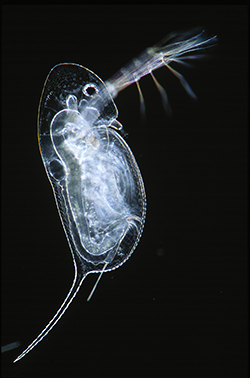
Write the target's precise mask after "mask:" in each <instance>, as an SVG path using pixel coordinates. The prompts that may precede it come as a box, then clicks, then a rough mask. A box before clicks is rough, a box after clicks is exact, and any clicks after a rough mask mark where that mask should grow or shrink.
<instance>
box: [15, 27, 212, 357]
mask: <svg viewBox="0 0 250 378" xmlns="http://www.w3.org/2000/svg"><path fill="white" fill-rule="evenodd" d="M188 37H190V34H189V33H187V34H185V35H181V36H180V35H177V36H176V35H171V36H170V37H168V38H167V39H165V41H164V42H166V41H169V40H172V39H173V38H175V41H174V42H172V43H171V44H170V45H167V46H163V44H162V43H161V44H158V45H155V46H154V47H152V48H150V49H147V50H146V51H145V52H144V53H142V54H141V55H140V56H139V57H138V58H136V59H134V60H133V61H132V62H131V63H129V64H128V65H127V66H125V67H124V68H123V69H121V70H120V71H119V72H118V73H117V74H116V75H114V76H113V78H111V79H110V80H108V81H107V82H106V83H104V82H103V81H102V80H101V79H100V78H99V77H98V76H97V75H96V74H94V73H93V72H92V71H90V70H89V69H87V68H85V67H83V66H81V65H78V64H72V63H64V64H59V65H57V66H55V67H54V68H53V69H52V70H51V71H50V73H49V75H48V77H47V79H46V81H45V84H44V88H43V92H42V96H41V100H40V104H39V112H38V140H39V147H40V152H41V156H42V160H43V164H44V167H45V170H46V173H47V176H48V178H49V181H50V183H51V185H52V188H53V192H54V196H55V201H56V205H57V208H58V211H59V215H60V218H61V221H62V225H63V228H64V231H65V234H66V237H67V240H68V243H69V246H70V250H71V254H72V257H73V263H74V267H75V276H74V280H73V284H72V286H71V288H70V290H69V293H68V294H67V296H66V298H65V300H64V302H63V303H62V305H61V307H60V308H59V310H58V311H57V313H56V314H55V316H54V317H53V318H52V320H51V321H50V322H49V324H48V325H47V326H46V327H45V329H44V330H43V331H42V332H41V333H40V334H39V335H38V337H37V338H36V339H35V340H34V341H33V342H32V343H31V344H30V345H29V346H28V348H27V349H25V350H24V351H23V353H22V354H20V355H19V356H18V357H17V358H16V360H15V361H14V362H16V361H18V360H20V359H21V358H23V357H24V356H25V355H26V354H27V353H29V352H30V351H31V350H32V349H33V348H34V347H35V346H36V345H37V344H38V343H39V342H40V341H41V340H42V339H43V338H44V337H45V336H46V335H47V334H48V332H49V331H50V330H51V329H52V328H53V327H54V326H55V324H56V323H57V322H58V320H59V319H60V318H61V316H62V315H63V314H64V312H65V311H66V309H67V308H68V306H69V305H70V303H71V301H72V300H73V298H74V297H75V295H76V293H77V292H78V290H79V288H80V286H81V284H82V282H83V280H84V279H85V278H86V276H87V275H88V274H89V273H100V275H99V278H98V280H97V282H96V284H95V286H94V288H93V290H92V292H91V294H90V296H89V298H88V299H90V298H91V296H92V294H93V291H94V289H95V288H96V285H97V283H98V281H99V279H100V277H101V275H102V273H103V272H106V271H110V270H112V269H116V268H117V267H119V266H120V265H122V264H123V263H124V262H125V261H126V260H127V259H128V258H129V257H130V256H131V254H132V253H133V251H134V250H135V248H136V246H137V244H138V242H139V240H140V237H141V234H142V231H143V227H144V223H145V217H146V194H145V189H144V184H143V179H142V176H141V173H140V170H139V168H138V165H137V163H136V160H135V158H134V156H133V154H132V152H131V150H130V148H129V146H128V145H127V143H126V142H125V141H124V139H123V138H122V137H121V135H120V134H119V131H120V130H121V128H122V125H121V124H120V123H119V122H118V121H117V119H116V118H117V116H118V111H117V108H116V106H115V104H114V101H113V98H114V97H115V96H116V95H117V94H118V92H119V91H121V90H122V89H124V88H125V87H127V86H128V85H130V84H132V83H134V82H136V83H137V86H138V89H139V94H140V100H141V105H142V108H143V97H142V93H141V91H140V87H139V84H138V81H139V80H140V78H141V77H143V76H145V75H147V74H151V76H152V77H153V79H154V82H155V83H156V85H157V87H158V89H159V91H160V93H161V95H162V99H163V102H164V106H165V107H166V108H167V105H168V103H167V96H166V93H165V91H164V89H163V88H162V87H161V86H160V84H159V83H158V82H157V81H156V79H155V77H154V76H153V74H152V71H153V70H155V69H157V68H159V67H161V66H163V65H165V66H167V67H168V68H169V69H171V71H172V72H173V73H174V74H175V75H176V76H177V77H178V79H179V80H180V81H181V83H182V85H183V86H184V88H185V89H186V90H187V92H188V93H189V94H190V95H192V96H194V94H193V92H192V90H191V88H190V87H189V85H188V84H187V82H186V81H185V79H184V78H183V76H182V75H181V74H179V73H178V72H177V71H175V70H173V68H171V67H170V66H169V64H170V63H171V62H172V61H175V62H179V63H183V59H189V58H190V56H189V55H187V53H191V52H193V51H196V50H200V49H201V48H204V47H208V46H210V45H211V43H213V42H214V41H215V39H216V37H213V38H209V39H206V38H204V37H203V33H200V34H197V35H196V34H195V35H194V36H192V37H190V38H188ZM193 57H194V56H193Z"/></svg>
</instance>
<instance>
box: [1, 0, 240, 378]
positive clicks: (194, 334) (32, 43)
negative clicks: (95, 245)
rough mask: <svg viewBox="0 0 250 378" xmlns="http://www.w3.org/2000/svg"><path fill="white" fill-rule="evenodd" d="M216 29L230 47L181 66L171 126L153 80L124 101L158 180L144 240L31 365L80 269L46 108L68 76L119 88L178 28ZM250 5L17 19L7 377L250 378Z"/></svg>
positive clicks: (10, 137)
mask: <svg viewBox="0 0 250 378" xmlns="http://www.w3.org/2000/svg"><path fill="white" fill-rule="evenodd" d="M197 26H201V27H203V28H205V29H206V30H207V33H208V34H210V35H213V34H217V35H218V39H219V42H218V45H217V46H216V47H215V48H213V49H211V50H209V51H208V57H207V58H206V59H201V60H196V61H193V68H191V69H187V68H185V67H182V66H181V67H179V70H180V72H182V73H183V75H184V76H185V78H186V79H187V81H188V82H189V84H190V85H191V87H192V89H193V90H194V92H195V93H196V95H197V97H198V101H192V99H190V98H189V97H188V96H187V94H186V93H185V91H184V90H183V88H182V87H181V86H180V84H179V82H178V80H177V79H176V78H175V77H173V76H171V74H170V73H169V72H168V70H167V69H166V68H162V69H160V70H159V71H158V72H156V73H155V76H156V77H157V79H158V80H159V82H160V83H161V85H162V86H163V87H164V88H166V89H167V92H168V96H169V100H170V104H171V106H172V110H173V116H172V117H170V118H169V117H168V116H166V114H165V113H164V109H163V107H162V103H161V98H160V95H159V93H158V91H157V89H156V87H155V85H154V83H153V81H152V79H151V78H150V77H146V78H143V79H142V80H141V88H142V91H143V94H144V97H145V103H146V112H147V115H146V120H145V121H144V122H143V120H142V119H141V116H140V107H139V100H138V93H137V90H136V86H135V85H133V86H131V87H129V88H127V89H126V90H124V91H123V92H122V93H120V94H119V96H118V98H117V99H116V100H115V102H116V105H117V107H118V110H119V117H118V119H119V121H120V122H121V123H122V124H123V126H124V128H125V130H126V131H127V132H128V137H127V139H126V140H127V142H128V144H129V145H130V147H131V149H132V151H133V152H134V154H135V157H136V159H137V162H138V165H139V167H140V169H141V172H142V176H143V178H144V182H145V187H146V193H147V201H148V212H147V219H146V224H145V229H144V233H143V236H142V239H141V241H140V243H139V245H138V247H137V249H136V251H135V252H134V254H133V255H132V257H131V258H130V259H129V260H128V262H126V264H125V265H123V266H122V267H121V268H119V269H117V270H115V271H113V272H111V273H107V274H104V275H103V277H102V279H101V281H100V284H99V286H98V288H97V290H96V292H95V294H94V296H93V298H92V300H91V301H90V302H89V303H87V302H86V298H87V296H88V294H89V293H90V290H91V288H92V286H93V284H94V282H95V280H96V278H97V276H96V275H90V276H88V277H87V279H86V281H85V282H84V283H83V286H82V288H81V290H80V292H79V294H78V295H77V297H76V298H75V300H74V301H73V303H72V304H71V306H70V308H69V309H68V311H67V312H66V313H65V315H64V316H63V317H62V319H61V320H60V322H59V323H58V324H57V326H56V327H55V328H54V329H53V331H51V333H50V334H49V335H48V336H47V337H46V338H45V339H44V340H43V341H42V342H41V343H40V344H39V345H38V346H37V347H36V348H35V349H34V350H33V351H32V352H31V353H30V354H28V355H27V356H26V357H25V358H24V359H23V360H21V361H19V362H18V363H16V364H12V361H13V359H14V358H16V357H17V355H18V354H20V353H21V352H22V350H23V349H24V348H26V346H27V345H28V344H29V343H30V342H31V341H32V340H33V339H34V338H35V337H36V336H37V335H38V333H39V332H40V331H41V330H42V329H43V327H44V326H45V325H46V324H47V322H48V321H49V320H50V319H51V317H52V316H53V315H54V314H55V312H56V310H57V309H58V307H59V306H60V304H61V303H62V301H63V299H64V298H65V296H66V294H67V292H68V290H69V288H70V286H71V283H72V280H73V274H74V272H73V264H72V258H71V254H70V251H69V247H68V245H67V241H66V238H65V235H64V232H63V229H62V226H61V223H60V220H59V217H58V213H57V209H56V206H55V202H54V198H53V194H52V189H51V187H50V184H49V181H48V180H47V176H46V173H45V170H44V167H43V164H42V161H41V158H40V154H39V150H38V144H37V136H36V118H37V108H38V103H39V98H40V94H41V91H42V87H43V83H44V81H45V78H46V76H47V74H48V72H49V71H50V69H51V68H52V67H53V66H54V65H55V64H58V63H62V62H74V63H79V64H82V65H84V66H85V67H87V68H89V69H91V70H92V71H94V72H95V73H96V74H97V75H98V76H100V77H101V78H102V79H103V80H107V79H108V78H109V77H111V76H112V75H113V74H114V73H115V72H116V71H118V70H119V69H120V68H121V67H122V66H124V65H125V64H126V63H128V62H129V61H130V60H131V59H132V58H133V57H135V56H136V55H138V54H139V53H140V52H142V51H143V50H144V49H145V48H147V47H149V46H152V45H154V44H155V43H156V42H158V41H159V40H161V39H162V38H163V37H164V36H165V35H167V34H168V33H170V32H172V31H176V30H177V31H178V30H183V29H184V30H185V29H192V28H193V27H197ZM246 35H247V8H246V7H243V6H183V5H179V6H167V5H166V6H159V5H155V6H154V5H149V6H145V5H140V6H139V5H136V6H132V5H129V6H106V5H103V6H100V5H93V6H69V5H68V6H61V5H60V6H30V5H27V6H23V5H21V6H4V7H3V33H2V36H3V45H2V46H3V56H2V63H3V65H2V82H3V86H2V114H3V116H2V243H3V244H2V246H3V247H2V251H3V253H2V256H3V259H2V282H3V284H2V304H3V306H2V320H3V322H2V345H5V344H8V343H11V342H13V341H20V343H21V346H20V347H19V348H18V349H16V350H12V351H10V352H7V353H4V354H3V355H2V361H3V364H2V366H3V376H4V377H33V378H35V377H61V376H70V377H101V376H108V377H171V378H172V377H199V378H200V377H213V378H215V377H220V378H222V377H227V378H228V377H246V376H247V372H246V371H247V370H246V355H247V350H246V317H247V315H246V123H247V120H246V118H247V116H246V106H247V105H246V104H247V89H246V88H247V84H246V70H247V58H246V55H247V42H246V39H247V37H246Z"/></svg>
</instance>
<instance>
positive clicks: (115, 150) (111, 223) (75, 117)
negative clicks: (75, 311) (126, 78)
mask: <svg viewBox="0 0 250 378" xmlns="http://www.w3.org/2000/svg"><path fill="white" fill-rule="evenodd" d="M117 114H118V112H117V109H116V106H115V104H114V102H113V99H112V98H111V96H110V95H109V93H108V91H107V89H106V86H105V84H104V83H103V81H102V80H101V79H100V78H99V77H98V76H97V75H95V74H94V73H93V72H91V71H90V70H88V69H87V68H84V67H82V66H80V65H76V64H60V65H58V66H56V67H54V68H53V69H52V71H51V72H50V74H49V76H48V78H47V80H46V83H45V86H44V90H43V93H42V97H41V102H40V109H39V119H38V134H39V143H40V150H41V155H42V159H43V162H44V166H45V169H46V172H47V175H48V178H49V180H50V182H51V185H52V187H53V191H54V195H55V199H56V203H57V207H58V211H59V214H60V217H61V220H62V223H63V227H64V230H65V233H66V236H67V239H68V242H69V245H70V249H71V252H72V254H73V258H74V259H75V260H76V261H77V264H80V265H81V270H82V271H83V272H84V273H90V272H99V271H101V270H102V269H103V264H105V263H107V266H106V268H105V270H104V271H107V270H111V269H115V268H117V267H118V266H120V265H121V264H122V263H124V261H126V260H127V259H128V258H129V256H130V255H131V253H132V252H133V251H134V249H135V247H136V245H137V243H138V241H139V239H140V236H141V234H142V230H143V226H144V221H145V214H146V196H145V190H144V185H143V180H142V177H141V174H140V171H139V168H138V165H137V163H136V161H135V158H134V156H133V154H132V152H131V150H130V148H129V147H128V145H127V143H126V142H125V141H124V140H123V138H122V137H121V136H120V135H119V134H118V132H117V131H116V130H115V128H117V127H119V126H120V125H119V123H118V122H117V121H116V117H117ZM118 125H119V126H118Z"/></svg>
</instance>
